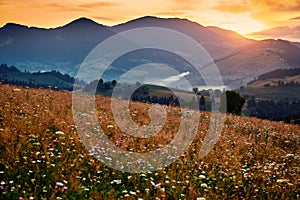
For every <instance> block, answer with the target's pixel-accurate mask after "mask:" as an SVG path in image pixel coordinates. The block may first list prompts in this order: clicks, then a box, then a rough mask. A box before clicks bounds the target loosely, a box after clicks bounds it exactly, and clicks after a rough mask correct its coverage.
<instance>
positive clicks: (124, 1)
mask: <svg viewBox="0 0 300 200" xmlns="http://www.w3.org/2000/svg"><path fill="white" fill-rule="evenodd" d="M0 13H1V14H0V27H2V26H3V25H5V24H6V23H8V22H13V23H18V24H23V25H27V26H35V27H43V28H55V27H58V26H62V25H65V24H67V23H69V22H71V21H73V20H74V19H77V18H80V17H87V18H90V19H92V20H94V21H96V22H98V23H100V24H105V25H116V24H119V23H123V22H126V21H129V20H132V19H135V18H138V17H142V16H146V15H151V16H158V17H179V18H186V19H189V20H191V21H195V22H197V23H199V24H201V25H204V26H218V27H220V28H224V29H229V30H233V31H236V32H238V33H240V34H242V35H244V36H247V37H252V38H257V39H265V38H282V39H289V40H293V41H300V0H149V1H141V0H103V1H99V0H92V1H86V0H64V1H61V0H60V1H57V0H43V1H40V0H26V1H25V0H0Z"/></svg>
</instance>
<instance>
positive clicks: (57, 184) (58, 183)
mask: <svg viewBox="0 0 300 200" xmlns="http://www.w3.org/2000/svg"><path fill="white" fill-rule="evenodd" d="M55 185H56V186H59V187H62V186H64V184H63V183H61V182H56V184H55Z"/></svg>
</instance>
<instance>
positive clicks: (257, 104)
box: [247, 97, 300, 124]
mask: <svg viewBox="0 0 300 200" xmlns="http://www.w3.org/2000/svg"><path fill="white" fill-rule="evenodd" d="M247 112H248V115H249V116H250V117H257V118H260V119H269V120H274V121H284V122H287V123H295V124H300V101H293V102H289V101H273V100H257V99H255V98H254V97H251V98H249V99H248V101H247Z"/></svg>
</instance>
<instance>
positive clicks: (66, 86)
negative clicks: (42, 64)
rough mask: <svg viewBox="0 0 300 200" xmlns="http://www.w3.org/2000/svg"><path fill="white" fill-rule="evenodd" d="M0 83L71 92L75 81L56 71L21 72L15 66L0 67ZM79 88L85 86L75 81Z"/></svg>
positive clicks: (3, 65) (4, 65)
mask: <svg viewBox="0 0 300 200" xmlns="http://www.w3.org/2000/svg"><path fill="white" fill-rule="evenodd" d="M0 81H1V82H3V83H9V84H12V85H18V86H23V87H24V86H28V87H42V88H49V87H50V88H53V89H57V90H70V91H71V90H73V84H74V82H75V79H74V78H73V77H71V76H69V75H67V74H62V73H60V72H58V71H54V70H53V71H50V72H34V73H31V72H28V71H25V72H22V71H20V70H19V69H17V68H16V67H15V66H7V64H1V65H0ZM77 83H79V85H77V88H81V87H82V86H84V85H85V83H84V82H82V81H77Z"/></svg>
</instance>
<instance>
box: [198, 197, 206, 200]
mask: <svg viewBox="0 0 300 200" xmlns="http://www.w3.org/2000/svg"><path fill="white" fill-rule="evenodd" d="M197 200H205V198H204V197H198V198H197Z"/></svg>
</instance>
